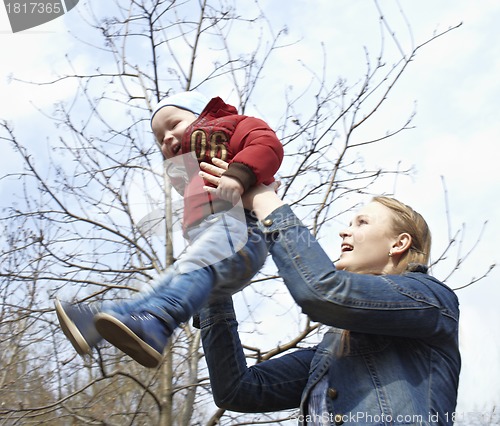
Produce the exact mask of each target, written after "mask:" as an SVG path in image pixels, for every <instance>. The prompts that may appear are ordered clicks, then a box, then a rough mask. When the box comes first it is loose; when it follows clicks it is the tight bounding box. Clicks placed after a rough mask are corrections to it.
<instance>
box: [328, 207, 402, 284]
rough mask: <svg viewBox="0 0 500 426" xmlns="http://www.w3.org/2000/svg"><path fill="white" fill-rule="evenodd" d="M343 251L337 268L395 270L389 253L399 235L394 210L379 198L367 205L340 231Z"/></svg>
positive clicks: (384, 272) (374, 272)
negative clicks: (394, 219)
mask: <svg viewBox="0 0 500 426" xmlns="http://www.w3.org/2000/svg"><path fill="white" fill-rule="evenodd" d="M340 237H341V238H342V245H341V254H340V258H339V260H338V261H337V262H336V263H335V267H336V268H337V269H342V270H346V271H350V272H357V273H363V274H377V275H379V274H388V273H391V272H392V267H393V259H392V258H391V256H390V255H389V253H392V249H393V248H394V245H395V244H396V242H397V240H398V237H397V236H396V235H394V232H393V231H392V211H391V210H390V209H389V208H387V207H385V206H384V205H382V204H380V203H377V202H375V201H372V202H370V203H369V204H367V205H366V206H364V207H363V208H362V209H361V210H360V211H359V212H358V213H357V214H356V215H355V217H354V219H353V220H352V222H351V223H350V224H349V227H348V228H346V229H344V230H343V231H341V232H340Z"/></svg>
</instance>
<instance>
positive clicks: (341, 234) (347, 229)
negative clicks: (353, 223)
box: [339, 228, 351, 238]
mask: <svg viewBox="0 0 500 426" xmlns="http://www.w3.org/2000/svg"><path fill="white" fill-rule="evenodd" d="M349 235H351V232H350V231H349V228H345V229H343V230H342V231H340V232H339V236H340V238H345V237H348V236H349Z"/></svg>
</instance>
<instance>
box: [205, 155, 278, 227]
mask: <svg viewBox="0 0 500 426" xmlns="http://www.w3.org/2000/svg"><path fill="white" fill-rule="evenodd" d="M212 163H213V164H208V163H205V162H202V163H200V168H201V171H200V176H201V177H202V178H203V179H205V180H206V181H207V182H209V183H211V184H212V185H215V186H217V187H218V186H219V183H220V181H221V177H222V175H223V174H224V172H225V171H226V170H227V168H228V166H229V164H228V163H227V162H225V161H223V160H220V159H218V158H213V159H212ZM278 187H279V182H273V183H272V184H271V185H267V186H266V185H263V184H260V185H255V186H253V187H252V188H250V189H248V190H247V191H246V192H245V193H244V194H243V197H242V201H243V206H244V207H245V208H246V209H247V210H253V212H254V214H255V215H256V216H257V219H259V220H262V219H264V218H266V217H267V216H268V215H269V214H270V213H271V212H273V211H274V210H276V209H277V208H278V207H280V206H282V205H283V204H285V203H284V202H283V201H282V200H281V198H279V197H278V195H277V194H276V190H277V189H278ZM204 189H205V190H206V191H208V192H211V193H214V194H217V188H213V187H211V186H205V187H204Z"/></svg>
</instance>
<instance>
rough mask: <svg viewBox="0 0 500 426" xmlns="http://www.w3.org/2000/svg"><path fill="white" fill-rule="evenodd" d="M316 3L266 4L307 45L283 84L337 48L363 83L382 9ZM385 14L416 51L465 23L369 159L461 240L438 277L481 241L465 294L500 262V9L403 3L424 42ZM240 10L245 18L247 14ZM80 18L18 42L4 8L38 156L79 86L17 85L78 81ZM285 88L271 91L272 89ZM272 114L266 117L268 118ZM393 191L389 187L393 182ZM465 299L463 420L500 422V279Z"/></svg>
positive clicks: (291, 57)
mask: <svg viewBox="0 0 500 426" xmlns="http://www.w3.org/2000/svg"><path fill="white" fill-rule="evenodd" d="M312 3H313V2H310V1H309V0H307V1H306V0H297V1H295V2H289V3H288V4H287V8H286V9H285V10H283V9H280V10H277V9H276V7H277V6H276V4H277V2H272V1H270V0H268V1H264V2H263V3H262V4H263V8H264V10H265V12H266V13H267V14H268V16H269V17H270V19H271V21H272V24H273V25H274V26H275V27H280V26H281V25H285V24H286V25H287V26H288V27H289V28H290V34H289V37H290V39H300V40H301V42H300V44H298V45H297V46H296V47H294V48H292V49H288V50H287V51H286V53H284V54H283V55H284V56H283V57H282V58H279V61H281V63H282V65H283V66H284V67H286V68H284V69H286V70H287V71H286V77H285V76H284V75H285V73H283V74H282V75H281V79H285V80H286V83H287V84H290V85H294V86H296V87H300V86H301V84H302V85H303V84H304V81H303V76H302V75H301V71H300V69H301V68H300V67H299V66H298V63H299V62H300V61H301V62H302V63H304V62H305V63H308V64H310V65H311V66H312V67H314V66H318V67H319V66H320V65H319V64H320V63H321V60H322V58H323V52H322V50H321V47H320V42H325V45H326V46H327V49H328V61H329V65H331V69H332V73H334V74H336V75H342V76H353V75H359V73H360V72H361V71H362V69H363V67H364V65H365V63H364V50H363V47H364V46H366V47H367V48H375V46H376V45H377V41H378V39H379V38H378V22H377V20H376V9H375V6H374V3H373V2H371V1H360V0H357V1H352V0H336V1H331V0H318V1H316V2H314V7H311V4H312ZM380 3H383V5H384V8H387V9H385V12H386V14H385V16H386V19H387V21H388V22H389V23H390V24H391V25H394V27H395V28H397V29H398V31H399V34H401V37H402V40H403V43H406V44H405V46H408V45H409V44H410V43H411V40H412V37H413V39H414V40H415V42H416V43H417V44H418V42H419V41H422V40H424V39H425V38H426V37H428V36H429V35H431V34H433V32H434V31H442V30H444V29H446V28H448V27H453V26H455V25H458V24H460V23H461V26H460V27H459V28H458V29H456V30H453V31H451V32H450V33H449V34H447V35H445V36H444V37H442V38H440V39H438V40H436V41H435V42H433V43H431V44H429V45H428V46H426V47H425V48H423V49H422V50H421V51H419V52H418V53H417V56H416V57H415V59H414V62H413V63H412V64H410V67H409V69H408V70H407V72H405V75H404V78H403V80H402V81H401V82H400V83H399V85H398V88H397V90H396V91H395V92H394V93H393V94H391V105H392V107H390V108H388V109H387V110H386V111H384V113H383V114H382V117H385V120H381V122H380V123H379V125H380V128H377V124H375V125H374V127H372V128H368V129H367V131H374V132H376V131H377V130H379V131H380V130H382V129H385V128H387V127H388V123H392V122H393V120H395V119H397V118H398V117H401V114H402V113H403V114H407V113H408V112H411V111H412V110H413V108H414V106H415V105H416V109H417V115H416V117H415V120H414V123H413V124H414V125H415V129H413V130H412V131H410V132H406V133H404V134H403V135H401V136H398V137H397V138H395V141H394V142H391V143H390V146H389V148H388V149H387V150H385V151H384V152H382V153H381V152H379V151H378V150H373V152H371V151H366V152H365V153H364V155H365V156H366V155H368V156H370V160H371V161H373V162H375V163H377V164H380V165H381V166H388V165H393V164H396V163H397V162H398V161H401V162H402V164H403V165H411V166H413V167H414V169H415V173H414V175H413V176H412V178H406V179H400V180H398V181H397V182H391V183H390V184H391V189H394V191H395V195H396V196H397V197H398V198H400V199H401V200H402V201H404V202H406V203H407V204H409V205H411V206H413V207H415V208H416V209H417V210H418V211H420V212H421V213H422V214H423V216H424V217H425V218H426V219H427V221H428V222H429V225H430V227H431V230H432V231H433V237H434V253H438V252H439V251H440V250H442V249H444V247H445V244H446V241H447V239H448V234H449V233H450V232H451V233H452V234H454V233H455V232H457V231H460V232H459V234H458V237H459V238H458V240H459V241H458V242H457V244H456V245H455V246H454V248H453V250H452V251H451V253H450V261H449V262H448V263H447V265H446V266H443V268H442V269H440V268H436V270H434V271H433V273H434V274H435V275H436V276H437V277H438V278H442V277H443V276H445V275H447V270H446V268H448V269H449V265H450V264H451V263H450V262H452V260H453V259H452V257H453V256H458V255H460V254H462V255H463V254H465V253H466V252H467V251H468V250H469V249H470V248H471V247H472V246H474V244H475V243H476V240H477V239H478V238H480V241H479V244H478V245H477V247H476V248H475V250H474V251H473V253H472V254H471V255H470V256H469V257H468V258H467V260H466V262H465V263H464V265H463V266H462V267H461V268H460V270H459V271H458V272H457V273H456V274H455V275H453V276H452V277H451V278H450V280H449V281H448V284H449V285H450V286H451V287H454V288H458V287H461V286H462V285H464V284H465V283H467V282H468V281H469V280H470V279H471V278H473V277H477V276H478V275H481V273H482V272H483V271H486V270H487V269H488V267H489V266H490V265H491V264H494V263H497V262H498V261H499V254H498V249H497V241H498V235H500V201H499V199H498V194H499V189H500V171H499V170H500V168H499V167H498V158H499V156H498V147H497V145H498V144H499V143H500V120H498V110H499V105H500V79H499V78H498V75H500V44H499V43H498V40H499V39H500V38H499V36H500V30H499V29H498V21H499V19H500V3H499V2H498V1H497V0H483V1H481V2H471V1H468V0H439V1H435V0H421V1H419V2H415V1H411V2H410V1H401V2H400V3H399V4H400V5H401V7H402V8H403V9H404V12H405V17H406V19H407V20H408V21H409V22H410V24H411V28H412V33H413V36H412V37H410V35H409V34H408V32H407V31H406V32H405V29H404V25H403V19H402V15H401V14H400V12H399V9H398V7H397V5H398V3H397V2H393V1H391V2H389V1H387V2H380ZM238 4H239V5H241V7H243V5H245V4H246V3H245V2H238ZM78 7H79V6H78V5H77V6H76V9H77V8H78ZM374 17H375V18H374ZM78 19H79V17H78V14H77V13H76V12H75V11H71V12H70V13H68V14H67V15H65V16H64V17H62V18H58V19H56V20H54V21H51V22H49V23H47V24H44V25H42V26H39V27H36V28H33V29H31V30H27V31H24V32H21V33H16V34H12V33H11V30H10V26H9V23H8V19H7V15H6V12H5V9H4V8H3V6H0V45H1V46H2V61H0V119H7V120H9V121H10V122H11V123H12V124H13V126H14V128H15V129H16V131H17V132H19V134H20V135H22V136H25V137H28V138H31V139H30V140H31V141H32V142H31V146H30V148H31V149H32V150H33V152H37V153H39V154H40V155H49V154H48V153H49V147H47V146H46V144H45V140H46V139H47V136H44V135H43V132H40V131H37V129H39V126H42V128H43V129H45V128H44V127H43V125H42V124H41V123H42V122H43V116H42V115H41V114H40V112H39V111H38V110H37V109H39V110H43V109H44V108H52V105H53V104H54V102H56V101H57V100H58V99H61V98H63V97H65V96H68V94H71V91H72V90H74V87H73V86H72V85H71V83H69V82H68V83H65V84H64V85H61V86H58V87H59V89H58V91H57V92H54V90H53V88H51V87H50V86H49V87H43V86H42V87H40V86H33V85H27V84H21V83H16V82H12V81H10V76H16V77H18V78H22V79H26V80H30V79H33V80H35V79H36V80H38V81H40V80H43V79H51V78H52V77H53V76H54V72H55V71H56V70H57V72H59V73H63V72H64V71H65V70H68V69H69V64H68V62H67V60H66V57H65V55H66V53H68V52H72V49H75V44H74V40H73V39H72V38H71V37H70V36H69V35H68V29H69V28H71V27H72V26H74V25H78V22H77V20H78ZM92 60H93V59H92V57H91V56H90V53H88V52H85V50H82V51H81V52H80V54H79V55H78V56H77V59H76V60H75V62H74V63H73V65H72V66H73V67H75V68H76V69H78V67H80V66H81V67H85V66H88V64H89V63H90V62H92ZM264 78H265V76H264ZM273 78H275V77H272V76H271V77H270V80H272V79H273ZM279 83H280V82H279V81H278V80H276V81H274V80H273V81H269V85H270V86H271V87H272V86H273V85H274V86H275V85H276V84H279ZM261 111H262V113H263V114H266V108H264V107H263V108H262V109H261ZM0 143H4V142H2V141H0ZM19 167H20V163H19V162H18V160H16V159H15V156H14V155H13V154H12V153H10V152H9V151H8V149H7V151H5V150H4V149H2V156H1V157H0V177H1V176H4V175H5V174H7V173H8V172H10V171H15V170H17V168H19ZM443 181H444V182H445V185H446V191H447V198H448V205H449V217H450V223H448V222H447V214H446V207H445V196H444V190H443ZM383 184H387V182H381V185H383ZM11 188H12V186H11V183H10V182H9V180H7V179H0V196H1V198H2V204H1V205H2V206H4V205H8V203H9V200H11V199H12V200H13V199H14V196H13V194H12V191H11ZM380 191H381V192H383V191H384V188H383V187H381V188H380ZM486 221H487V225H486V227H485V228H484V230H483V225H484V223H485V222H486ZM450 229H451V231H450ZM337 243H338V242H332V244H337ZM333 248H334V249H337V247H333ZM457 294H458V297H459V299H460V304H461V328H460V339H461V353H462V361H463V365H462V374H461V378H460V380H461V382H460V389H459V403H458V407H457V413H459V414H460V415H462V416H467V415H476V416H478V415H482V414H485V415H486V414H487V413H489V412H490V411H491V407H493V406H494V405H496V407H497V412H498V410H499V409H500V407H499V404H500V397H499V396H498V395H500V333H498V325H499V324H500V309H498V307H497V300H500V268H496V269H494V270H493V271H492V272H491V273H490V275H489V276H488V277H487V278H485V279H483V280H481V281H479V282H478V283H476V284H474V285H472V286H470V287H468V288H465V289H462V290H458V291H457ZM497 416H498V414H497ZM497 418H498V417H497Z"/></svg>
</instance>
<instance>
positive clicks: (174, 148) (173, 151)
mask: <svg viewBox="0 0 500 426" xmlns="http://www.w3.org/2000/svg"><path fill="white" fill-rule="evenodd" d="M180 150H181V146H180V144H179V145H175V146H173V147H172V155H173V156H176V155H177V154H178V153H179V151H180Z"/></svg>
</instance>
